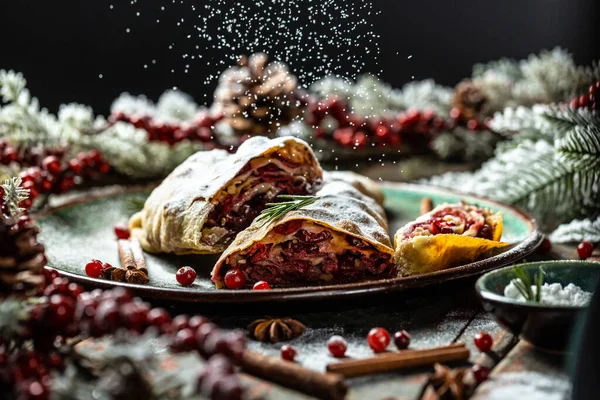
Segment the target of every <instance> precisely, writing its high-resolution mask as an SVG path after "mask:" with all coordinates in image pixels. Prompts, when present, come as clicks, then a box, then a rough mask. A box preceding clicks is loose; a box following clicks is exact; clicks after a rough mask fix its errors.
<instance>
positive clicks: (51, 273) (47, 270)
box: [44, 267, 59, 283]
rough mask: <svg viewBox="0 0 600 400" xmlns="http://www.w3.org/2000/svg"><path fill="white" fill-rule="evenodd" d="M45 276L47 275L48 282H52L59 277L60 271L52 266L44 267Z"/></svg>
mask: <svg viewBox="0 0 600 400" xmlns="http://www.w3.org/2000/svg"><path fill="white" fill-rule="evenodd" d="M44 277H46V282H48V283H50V282H52V281H53V280H54V278H58V277H59V274H58V271H57V270H55V269H52V268H48V267H46V268H44Z"/></svg>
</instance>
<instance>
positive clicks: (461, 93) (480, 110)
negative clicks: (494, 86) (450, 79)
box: [452, 80, 489, 120]
mask: <svg viewBox="0 0 600 400" xmlns="http://www.w3.org/2000/svg"><path fill="white" fill-rule="evenodd" d="M488 104H489V99H488V97H487V95H486V94H485V92H484V91H483V89H481V88H480V87H479V86H478V85H476V84H474V83H473V82H472V81H470V80H466V81H462V82H461V83H459V84H458V86H456V89H455V90H454V98H453V99H452V106H453V107H455V108H458V110H460V112H461V115H462V117H463V118H464V119H465V120H469V119H473V118H475V119H478V118H479V119H481V117H483V116H485V114H486V112H487V108H488Z"/></svg>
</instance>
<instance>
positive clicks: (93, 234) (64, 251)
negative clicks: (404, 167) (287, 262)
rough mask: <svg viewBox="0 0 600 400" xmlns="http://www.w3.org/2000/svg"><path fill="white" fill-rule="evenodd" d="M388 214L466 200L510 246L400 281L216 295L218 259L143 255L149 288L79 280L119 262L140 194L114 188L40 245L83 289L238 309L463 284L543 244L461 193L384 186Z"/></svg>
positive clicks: (54, 217) (64, 216)
mask: <svg viewBox="0 0 600 400" xmlns="http://www.w3.org/2000/svg"><path fill="white" fill-rule="evenodd" d="M383 187H384V190H385V194H386V209H387V210H388V212H389V218H390V235H391V236H393V235H394V233H395V232H396V230H397V229H398V228H400V227H401V226H403V225H404V224H405V223H407V222H409V221H412V220H413V219H415V218H416V217H418V216H419V211H420V204H421V200H422V199H423V198H424V197H430V198H431V199H432V200H433V202H434V204H440V203H443V202H458V201H460V200H465V201H467V202H470V203H476V204H478V205H480V206H484V207H490V208H491V209H492V210H494V211H501V212H502V214H503V218H504V235H503V237H502V239H503V240H504V241H507V242H509V243H510V246H507V248H505V249H503V250H502V252H501V253H498V254H494V255H492V256H491V257H489V258H487V259H484V260H480V261H476V262H474V263H470V264H466V265H463V266H459V267H455V268H451V269H448V270H444V271H438V272H433V273H429V274H424V275H419V276H412V277H406V278H394V279H383V280H376V281H367V282H358V283H350V284H342V285H326V286H304V287H295V288H281V289H273V290H261V291H252V290H235V291H234V290H216V289H215V288H214V286H213V284H212V282H211V281H210V278H209V275H210V271H211V269H212V267H213V265H214V263H215V261H216V260H217V258H218V257H217V256H185V257H182V256H156V255H150V254H148V255H147V256H146V262H147V264H148V269H149V271H150V274H149V275H150V283H149V284H148V285H131V284H122V283H114V282H110V281H104V280H99V279H92V278H89V277H87V276H85V273H84V271H83V268H84V265H85V264H86V263H87V262H89V260H91V259H93V258H96V259H100V260H102V261H104V262H108V263H111V264H114V265H118V264H119V258H118V254H117V244H116V240H115V237H114V233H113V226H114V225H115V224H116V223H119V222H126V221H127V219H128V218H129V216H130V215H131V214H132V210H131V206H130V204H131V199H134V198H143V197H142V196H143V195H144V193H147V190H146V192H144V190H143V189H140V188H137V189H135V188H132V189H127V190H123V189H113V190H112V191H108V192H105V193H104V194H102V195H96V196H88V197H87V198H85V199H83V200H78V201H75V202H72V203H70V204H66V205H64V206H62V207H59V208H57V209H55V210H52V211H50V212H49V213H47V214H45V215H43V216H41V217H40V219H39V222H40V226H41V230H42V232H41V234H40V239H41V241H42V242H43V243H44V244H45V245H46V253H47V257H48V263H49V265H50V266H51V267H53V268H56V269H58V270H60V271H62V273H63V275H65V276H68V277H70V278H71V279H73V280H76V281H79V282H81V283H84V284H87V285H92V286H98V287H109V286H114V285H123V286H127V287H129V288H131V289H132V290H133V291H135V292H136V294H138V295H139V296H142V297H148V298H162V299H169V300H177V301H187V302H203V303H236V302H244V303H246V302H271V301H274V302H281V301H290V300H320V299H334V298H335V299H340V298H345V297H352V296H357V295H364V294H370V293H386V292H395V291H400V290H405V289H409V288H418V287H423V286H427V285H430V284H434V283H440V282H445V281H450V280H453V279H458V278H464V277H467V276H472V275H476V274H481V273H483V272H486V271H490V270H492V269H495V268H498V267H500V266H503V265H507V264H510V263H512V262H515V261H517V260H519V259H521V258H523V257H525V256H527V255H528V254H529V253H531V252H532V251H533V250H534V249H535V248H536V247H537V246H538V245H539V243H540V242H541V240H542V235H541V233H540V232H539V231H538V229H537V227H536V224H535V222H534V221H532V220H531V219H530V218H529V217H528V216H527V215H525V214H523V213H522V212H520V211H519V210H517V209H515V208H513V207H511V206H508V205H504V204H500V203H497V202H494V201H491V200H487V199H483V198H479V197H474V196H466V195H460V194H457V193H453V192H450V191H446V190H441V189H437V188H432V187H427V186H418V185H410V184H395V183H385V184H383ZM185 265H190V266H192V267H194V268H195V269H196V271H197V273H198V278H197V279H196V282H195V283H194V285H192V286H190V287H182V286H180V285H179V284H178V283H177V282H176V280H175V271H176V270H177V269H178V268H180V267H182V266H185Z"/></svg>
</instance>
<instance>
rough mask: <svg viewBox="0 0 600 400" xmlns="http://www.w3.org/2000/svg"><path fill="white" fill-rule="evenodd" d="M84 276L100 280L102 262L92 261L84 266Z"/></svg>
mask: <svg viewBox="0 0 600 400" xmlns="http://www.w3.org/2000/svg"><path fill="white" fill-rule="evenodd" d="M85 274H86V275H87V276H89V277H91V278H100V275H102V261H99V260H92V261H90V262H89V263H87V264H86V265H85Z"/></svg>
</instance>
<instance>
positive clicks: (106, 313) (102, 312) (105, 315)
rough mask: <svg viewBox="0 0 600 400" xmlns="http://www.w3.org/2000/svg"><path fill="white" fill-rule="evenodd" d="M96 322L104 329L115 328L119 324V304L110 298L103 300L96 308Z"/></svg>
mask: <svg viewBox="0 0 600 400" xmlns="http://www.w3.org/2000/svg"><path fill="white" fill-rule="evenodd" d="M94 320H95V322H96V324H97V325H98V326H101V327H102V328H104V329H106V330H111V329H115V328H117V327H118V325H119V321H120V314H119V304H118V303H117V302H116V301H115V300H112V299H108V300H104V301H102V302H101V303H100V305H99V306H98V308H97V309H96V315H95V318H94Z"/></svg>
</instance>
